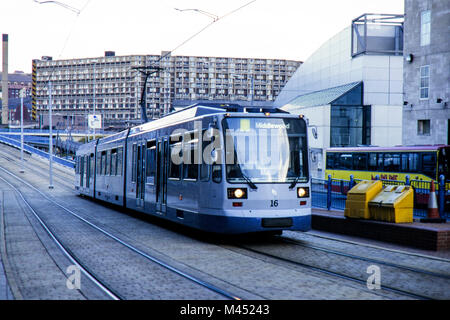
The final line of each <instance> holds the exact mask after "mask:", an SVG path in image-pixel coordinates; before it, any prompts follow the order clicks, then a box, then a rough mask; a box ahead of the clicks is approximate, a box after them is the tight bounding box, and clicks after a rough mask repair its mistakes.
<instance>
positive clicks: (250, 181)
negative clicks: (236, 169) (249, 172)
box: [241, 171, 258, 190]
mask: <svg viewBox="0 0 450 320" xmlns="http://www.w3.org/2000/svg"><path fill="white" fill-rule="evenodd" d="M241 175H242V178H244V180H245V181H247V184H248V185H249V186H250V188H252V189H253V190H256V189H258V187H257V186H256V184H254V183H253V181H252V180H250V178H249V177H247V176H246V175H245V174H244V173H243V172H242V171H241Z"/></svg>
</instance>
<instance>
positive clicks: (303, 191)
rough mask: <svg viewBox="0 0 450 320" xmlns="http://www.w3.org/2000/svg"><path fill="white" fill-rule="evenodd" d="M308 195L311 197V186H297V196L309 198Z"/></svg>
mask: <svg viewBox="0 0 450 320" xmlns="http://www.w3.org/2000/svg"><path fill="white" fill-rule="evenodd" d="M308 197H309V187H299V188H297V198H308Z"/></svg>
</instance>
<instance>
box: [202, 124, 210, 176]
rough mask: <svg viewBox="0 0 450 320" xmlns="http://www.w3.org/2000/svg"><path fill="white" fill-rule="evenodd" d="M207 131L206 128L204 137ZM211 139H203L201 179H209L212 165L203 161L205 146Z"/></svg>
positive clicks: (203, 133)
mask: <svg viewBox="0 0 450 320" xmlns="http://www.w3.org/2000/svg"><path fill="white" fill-rule="evenodd" d="M205 132H206V130H203V132H202V137H204V136H205ZM209 143H210V142H209V141H204V140H203V146H202V150H200V151H201V152H200V159H201V161H200V180H201V181H209V172H210V167H211V166H210V165H209V164H207V163H205V161H203V160H202V159H203V151H204V150H205V148H206V147H207V146H208V145H209Z"/></svg>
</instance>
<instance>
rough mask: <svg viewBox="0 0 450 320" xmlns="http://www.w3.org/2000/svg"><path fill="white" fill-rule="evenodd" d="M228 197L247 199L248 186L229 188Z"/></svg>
mask: <svg viewBox="0 0 450 320" xmlns="http://www.w3.org/2000/svg"><path fill="white" fill-rule="evenodd" d="M227 193H228V199H247V188H228V189H227Z"/></svg>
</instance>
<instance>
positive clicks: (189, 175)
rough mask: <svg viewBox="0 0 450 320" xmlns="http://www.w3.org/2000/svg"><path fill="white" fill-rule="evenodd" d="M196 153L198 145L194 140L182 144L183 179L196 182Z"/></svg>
mask: <svg viewBox="0 0 450 320" xmlns="http://www.w3.org/2000/svg"><path fill="white" fill-rule="evenodd" d="M196 152H198V143H197V142H196V141H195V140H191V141H188V142H187V143H185V144H184V150H183V155H184V158H183V161H184V164H183V179H187V180H197V177H198V157H197V159H196V157H195V154H196Z"/></svg>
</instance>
